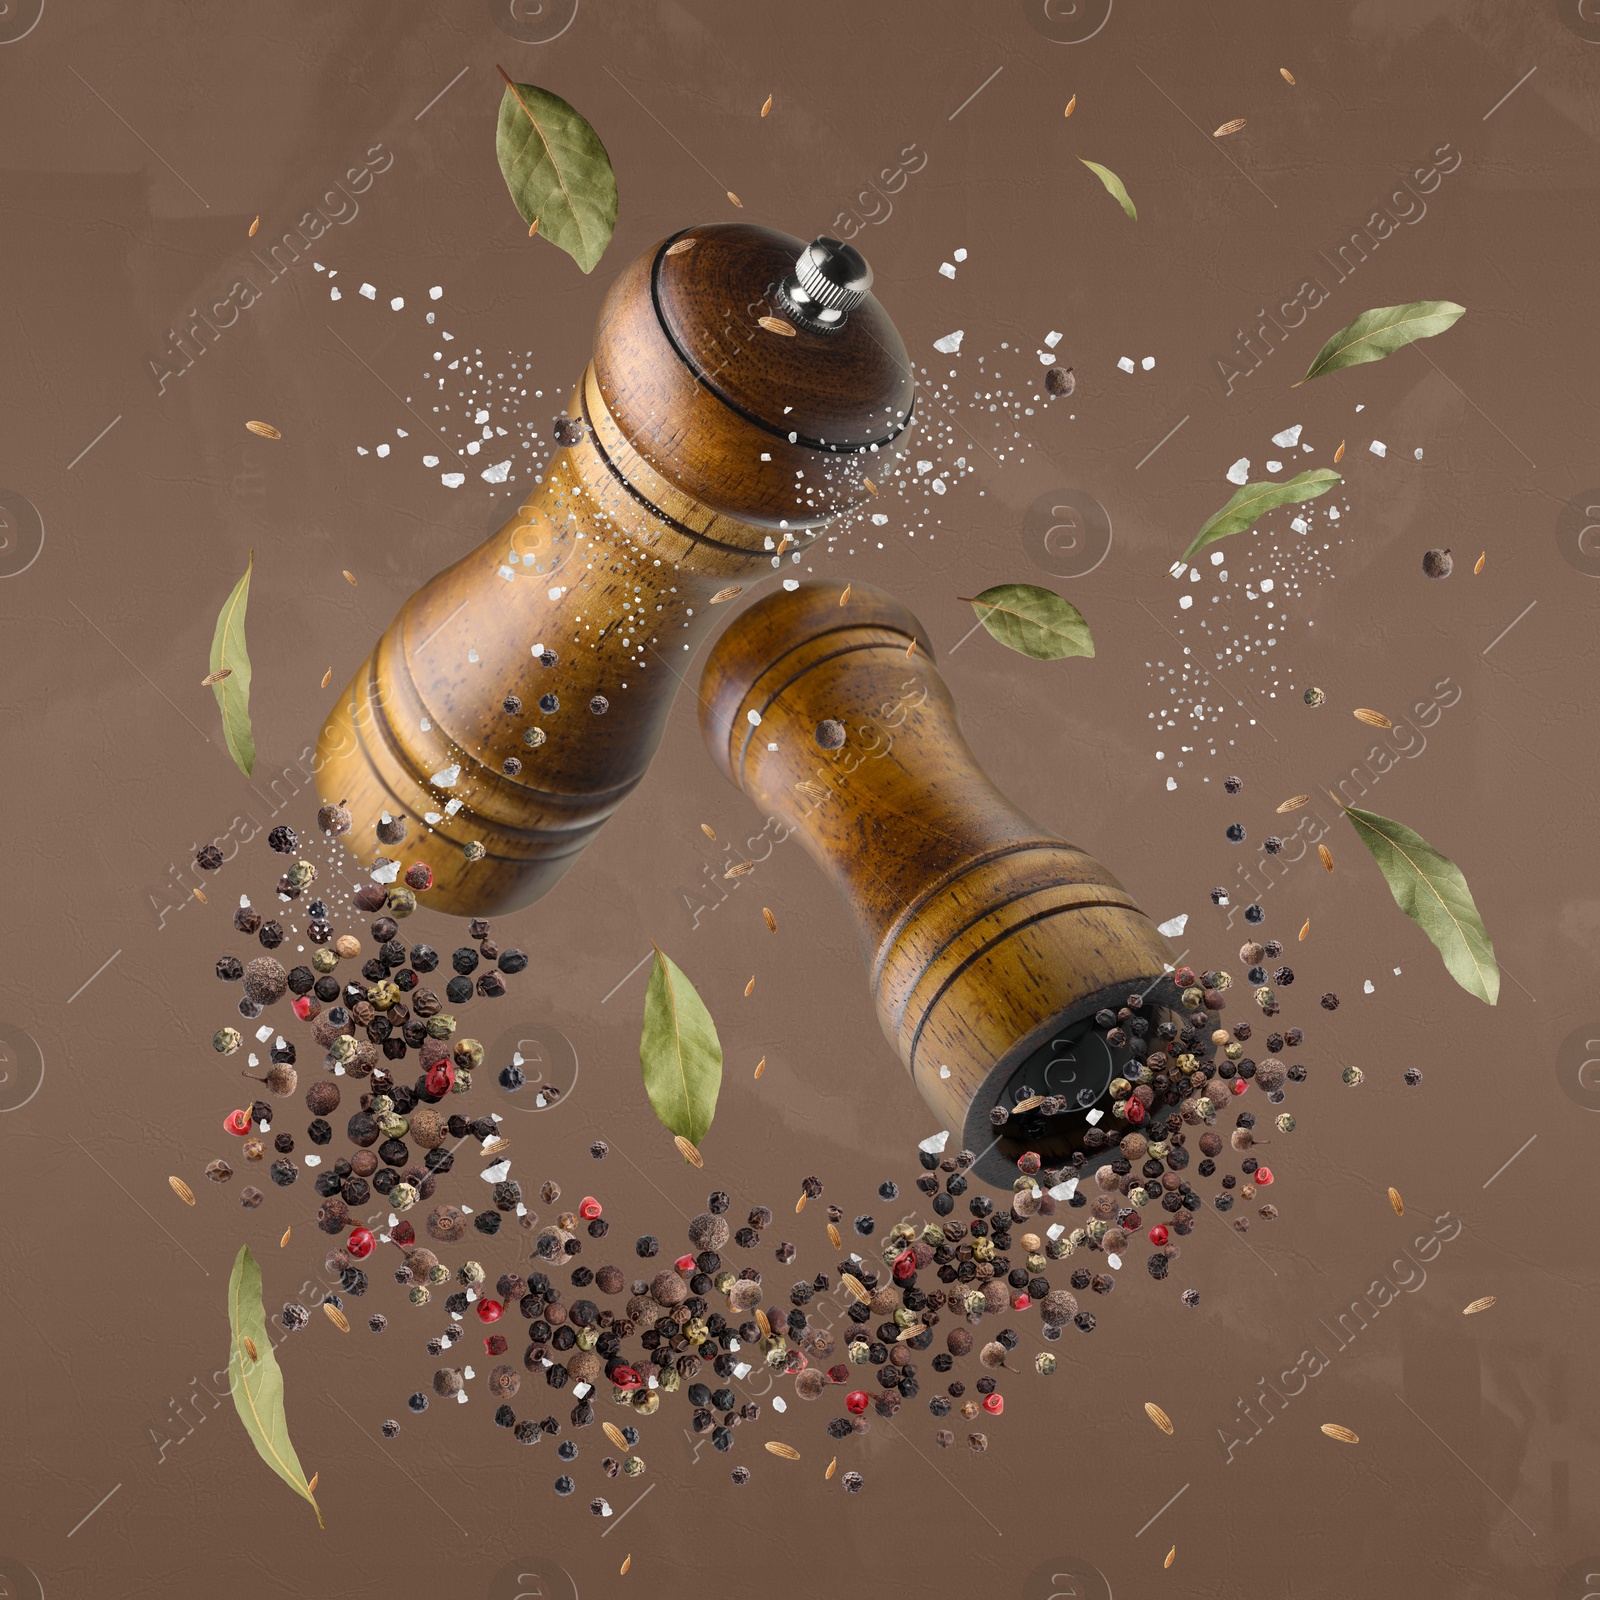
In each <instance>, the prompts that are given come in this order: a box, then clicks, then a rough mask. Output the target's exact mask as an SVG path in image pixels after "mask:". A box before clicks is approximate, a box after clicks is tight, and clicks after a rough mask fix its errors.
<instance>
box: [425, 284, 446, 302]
mask: <svg viewBox="0 0 1600 1600" xmlns="http://www.w3.org/2000/svg"><path fill="white" fill-rule="evenodd" d="M443 293H444V290H443V289H441V288H440V287H439V285H438V284H434V286H433V287H432V288H431V289H430V290H429V291H428V298H429V299H430V300H437V299H438V298H439V296H440V295H442V294H443Z"/></svg>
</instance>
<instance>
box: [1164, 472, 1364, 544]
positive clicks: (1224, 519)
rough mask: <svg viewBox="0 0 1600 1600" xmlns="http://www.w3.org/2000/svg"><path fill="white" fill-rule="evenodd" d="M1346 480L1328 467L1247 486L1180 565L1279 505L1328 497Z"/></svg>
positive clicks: (1209, 523) (1215, 518)
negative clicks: (1322, 496)
mask: <svg viewBox="0 0 1600 1600" xmlns="http://www.w3.org/2000/svg"><path fill="white" fill-rule="evenodd" d="M1343 482H1344V479H1343V478H1341V477H1340V476H1339V474H1338V473H1337V472H1334V471H1333V470H1332V469H1330V468H1328V467H1316V468H1314V469H1313V470H1312V471H1310V472H1302V473H1301V474H1300V475H1299V476H1298V477H1294V478H1290V479H1289V480H1288V481H1287V482H1286V483H1247V484H1245V485H1244V487H1243V488H1241V489H1239V490H1238V491H1236V492H1235V494H1234V496H1233V498H1232V499H1231V500H1230V501H1229V502H1228V503H1227V505H1225V506H1224V507H1223V508H1222V509H1221V510H1220V511H1218V512H1217V513H1216V514H1215V515H1214V516H1212V517H1210V518H1209V519H1208V520H1207V521H1206V523H1205V526H1204V527H1202V528H1201V530H1200V531H1199V533H1197V534H1196V535H1195V536H1194V538H1193V539H1192V540H1191V541H1190V543H1189V548H1188V549H1187V550H1185V551H1184V552H1183V554H1182V555H1181V556H1179V557H1178V562H1179V565H1182V563H1183V562H1185V561H1188V560H1190V559H1191V558H1192V557H1193V556H1195V555H1196V554H1197V553H1198V552H1199V551H1201V550H1204V549H1205V547H1206V546H1207V545H1208V544H1215V543H1216V542H1217V541H1218V540H1219V539H1226V538H1227V537H1228V536H1229V535H1230V534H1234V533H1243V532H1244V531H1245V529H1246V528H1251V527H1254V526H1255V524H1256V522H1257V521H1258V520H1259V519H1260V518H1262V517H1264V516H1265V515H1266V514H1267V513H1268V512H1269V511H1276V510H1277V509H1278V507H1279V506H1289V505H1295V504H1297V503H1298V502H1300V501H1302V500H1314V499H1316V497H1317V496H1318V495H1319V494H1326V493H1327V492H1328V490H1330V489H1331V488H1332V487H1333V486H1334V484H1336V483H1343Z"/></svg>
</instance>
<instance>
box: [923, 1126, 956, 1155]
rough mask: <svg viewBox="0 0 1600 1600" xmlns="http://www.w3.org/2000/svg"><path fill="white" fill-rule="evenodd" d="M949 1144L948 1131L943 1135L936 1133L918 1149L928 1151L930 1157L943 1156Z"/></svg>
mask: <svg viewBox="0 0 1600 1600" xmlns="http://www.w3.org/2000/svg"><path fill="white" fill-rule="evenodd" d="M949 1142H950V1132H949V1129H946V1130H945V1131H944V1132H943V1133H935V1134H932V1135H930V1136H929V1137H928V1138H926V1139H924V1140H923V1141H922V1143H921V1144H919V1145H918V1146H917V1149H919V1150H926V1151H927V1152H928V1154H929V1155H930V1156H941V1155H943V1154H944V1147H945V1146H946V1145H947V1144H949Z"/></svg>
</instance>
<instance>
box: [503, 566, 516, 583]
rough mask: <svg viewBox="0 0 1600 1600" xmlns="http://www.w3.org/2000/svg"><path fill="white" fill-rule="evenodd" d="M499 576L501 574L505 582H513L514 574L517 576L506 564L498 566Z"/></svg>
mask: <svg viewBox="0 0 1600 1600" xmlns="http://www.w3.org/2000/svg"><path fill="white" fill-rule="evenodd" d="M500 576H501V577H502V578H504V579H505V580H506V582H507V583H513V582H515V581H516V576H517V575H516V573H514V572H513V571H512V570H511V568H510V567H507V566H502V567H501V568H500Z"/></svg>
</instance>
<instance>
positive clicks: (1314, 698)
mask: <svg viewBox="0 0 1600 1600" xmlns="http://www.w3.org/2000/svg"><path fill="white" fill-rule="evenodd" d="M1327 698H1328V697H1327V695H1325V694H1324V693H1323V692H1322V691H1321V690H1320V689H1307V690H1306V695H1305V700H1306V704H1307V705H1308V706H1310V707H1311V708H1312V709H1313V710H1315V709H1316V708H1317V707H1318V706H1320V705H1321V704H1322V702H1323V701H1324V700H1326V699H1327Z"/></svg>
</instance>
